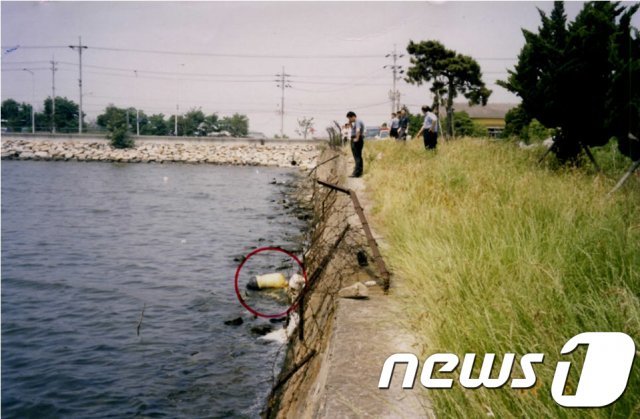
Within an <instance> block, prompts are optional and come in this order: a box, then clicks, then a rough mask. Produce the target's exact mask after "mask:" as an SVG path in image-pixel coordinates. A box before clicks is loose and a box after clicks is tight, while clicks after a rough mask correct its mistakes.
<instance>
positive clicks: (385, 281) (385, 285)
mask: <svg viewBox="0 0 640 419" xmlns="http://www.w3.org/2000/svg"><path fill="white" fill-rule="evenodd" d="M317 182H318V183H319V184H320V185H322V186H325V187H327V188H330V189H333V190H335V191H338V192H342V193H344V194H347V195H349V197H350V198H351V202H352V203H353V207H354V209H355V211H356V214H357V215H358V218H359V219H360V223H361V224H362V229H363V230H364V234H365V236H366V237H367V241H368V242H369V247H370V248H371V253H372V254H373V260H374V261H375V263H376V266H377V267H378V272H379V274H380V277H381V278H382V289H383V290H384V292H388V291H389V286H390V282H391V274H390V273H389V271H388V270H387V265H386V264H385V263H384V259H382V255H381V254H380V250H379V249H378V243H377V242H376V239H375V238H374V237H373V234H372V233H371V229H370V228H369V222H368V221H367V217H365V215H364V211H363V209H362V206H361V205H360V201H359V200H358V195H356V193H355V191H352V190H351V189H347V188H343V187H342V186H338V185H334V184H332V183H329V182H324V181H322V180H318V181H317Z"/></svg>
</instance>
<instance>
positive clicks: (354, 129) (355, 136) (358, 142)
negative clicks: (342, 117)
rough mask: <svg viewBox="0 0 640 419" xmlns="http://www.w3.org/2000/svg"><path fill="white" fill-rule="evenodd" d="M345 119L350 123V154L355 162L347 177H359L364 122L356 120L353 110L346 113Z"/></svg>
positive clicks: (361, 170) (361, 165) (361, 169)
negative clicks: (351, 171)
mask: <svg viewBox="0 0 640 419" xmlns="http://www.w3.org/2000/svg"><path fill="white" fill-rule="evenodd" d="M347 119H349V123H350V124H351V154H353V160H355V162H356V165H355V167H354V169H353V173H352V174H351V175H350V176H349V177H360V176H362V172H363V170H364V167H363V166H364V164H363V161H362V149H363V148H364V133H365V127H364V122H362V121H360V120H358V117H357V115H356V113H355V112H353V111H349V112H348V113H347Z"/></svg>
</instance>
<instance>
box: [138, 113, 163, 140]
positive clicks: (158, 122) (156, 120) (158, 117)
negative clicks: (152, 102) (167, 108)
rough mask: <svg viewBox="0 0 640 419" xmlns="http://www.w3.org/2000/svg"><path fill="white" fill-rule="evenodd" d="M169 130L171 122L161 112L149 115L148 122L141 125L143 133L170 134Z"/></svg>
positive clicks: (141, 132)
mask: <svg viewBox="0 0 640 419" xmlns="http://www.w3.org/2000/svg"><path fill="white" fill-rule="evenodd" d="M169 131H170V128H169V123H168V122H167V120H166V119H165V117H164V115H163V114H161V113H159V114H154V115H151V116H149V117H148V119H147V123H146V124H145V125H144V126H143V125H141V126H140V134H142V135H169Z"/></svg>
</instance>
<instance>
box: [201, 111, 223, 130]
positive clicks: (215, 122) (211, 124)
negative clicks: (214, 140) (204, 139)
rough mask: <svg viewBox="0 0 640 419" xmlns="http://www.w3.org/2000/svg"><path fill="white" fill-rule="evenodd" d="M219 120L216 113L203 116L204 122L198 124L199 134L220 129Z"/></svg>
mask: <svg viewBox="0 0 640 419" xmlns="http://www.w3.org/2000/svg"><path fill="white" fill-rule="evenodd" d="M219 125H220V120H219V118H218V115H217V114H215V113H212V114H211V115H208V116H206V117H205V118H204V122H203V123H202V124H201V125H200V131H201V135H209V134H211V133H212V132H218V131H220V126H219Z"/></svg>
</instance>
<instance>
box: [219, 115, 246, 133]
mask: <svg viewBox="0 0 640 419" xmlns="http://www.w3.org/2000/svg"><path fill="white" fill-rule="evenodd" d="M219 126H220V131H227V132H228V133H229V134H231V135H232V136H233V137H244V136H246V135H247V134H249V118H247V116H246V115H240V114H238V113H235V114H233V116H225V117H224V118H222V120H221V121H220V124H219Z"/></svg>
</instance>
